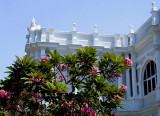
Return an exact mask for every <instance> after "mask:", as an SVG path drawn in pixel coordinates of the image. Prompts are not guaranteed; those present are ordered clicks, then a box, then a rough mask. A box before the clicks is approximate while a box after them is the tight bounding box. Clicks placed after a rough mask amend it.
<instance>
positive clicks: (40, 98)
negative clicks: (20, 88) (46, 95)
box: [33, 93, 43, 100]
mask: <svg viewBox="0 0 160 116" xmlns="http://www.w3.org/2000/svg"><path fill="white" fill-rule="evenodd" d="M33 96H34V97H35V99H36V100H42V99H43V97H42V96H41V95H38V94H37V93H34V94H33Z"/></svg>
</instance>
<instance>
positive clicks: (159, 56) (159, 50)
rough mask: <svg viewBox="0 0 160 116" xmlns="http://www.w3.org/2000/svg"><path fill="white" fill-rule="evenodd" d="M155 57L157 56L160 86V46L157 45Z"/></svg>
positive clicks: (158, 84) (159, 85)
mask: <svg viewBox="0 0 160 116" xmlns="http://www.w3.org/2000/svg"><path fill="white" fill-rule="evenodd" d="M155 57H156V68H157V88H160V71H159V70H160V46H159V45H155Z"/></svg>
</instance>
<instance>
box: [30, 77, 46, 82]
mask: <svg viewBox="0 0 160 116" xmlns="http://www.w3.org/2000/svg"><path fill="white" fill-rule="evenodd" d="M29 81H32V82H37V83H38V82H40V81H43V82H45V79H41V78H34V77H33V78H30V79H29Z"/></svg>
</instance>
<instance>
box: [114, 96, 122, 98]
mask: <svg viewBox="0 0 160 116" xmlns="http://www.w3.org/2000/svg"><path fill="white" fill-rule="evenodd" d="M114 98H117V99H122V97H121V96H119V95H114Z"/></svg>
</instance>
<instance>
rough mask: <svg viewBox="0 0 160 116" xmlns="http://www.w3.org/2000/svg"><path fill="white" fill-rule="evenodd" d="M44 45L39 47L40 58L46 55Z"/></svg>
mask: <svg viewBox="0 0 160 116" xmlns="http://www.w3.org/2000/svg"><path fill="white" fill-rule="evenodd" d="M45 49H46V48H45V47H41V49H40V50H41V54H40V56H41V58H43V57H45V56H46V54H45Z"/></svg>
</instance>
